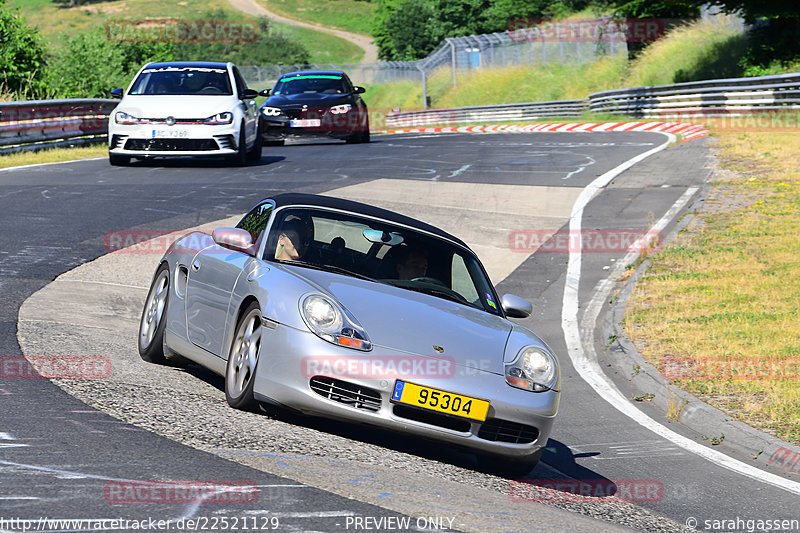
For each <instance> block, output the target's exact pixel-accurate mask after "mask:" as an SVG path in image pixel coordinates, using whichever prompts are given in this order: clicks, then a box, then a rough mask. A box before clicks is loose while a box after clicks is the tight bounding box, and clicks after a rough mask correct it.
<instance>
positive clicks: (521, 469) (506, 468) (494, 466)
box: [478, 448, 544, 478]
mask: <svg viewBox="0 0 800 533" xmlns="http://www.w3.org/2000/svg"><path fill="white" fill-rule="evenodd" d="M543 450H544V448H540V449H539V450H537V451H536V452H535V453H533V454H531V455H529V456H528V457H525V458H524V459H509V458H508V457H500V456H497V455H479V456H478V464H480V466H481V468H482V469H483V470H486V471H488V472H490V473H492V474H496V475H499V476H502V477H514V478H517V477H523V476H525V475H527V474H529V473H530V472H531V470H533V469H534V468H536V465H537V464H538V463H539V459H541V457H542V451H543Z"/></svg>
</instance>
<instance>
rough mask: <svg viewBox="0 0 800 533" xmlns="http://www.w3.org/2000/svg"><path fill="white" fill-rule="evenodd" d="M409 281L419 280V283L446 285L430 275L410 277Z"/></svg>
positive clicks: (445, 286)
mask: <svg viewBox="0 0 800 533" xmlns="http://www.w3.org/2000/svg"><path fill="white" fill-rule="evenodd" d="M409 281H415V282H419V283H431V284H433V285H439V286H440V287H444V288H447V285H445V284H444V283H442V281H441V280H438V279H436V278H431V277H428V276H420V277H418V278H411V279H410V280H409Z"/></svg>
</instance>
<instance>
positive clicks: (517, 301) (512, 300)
mask: <svg viewBox="0 0 800 533" xmlns="http://www.w3.org/2000/svg"><path fill="white" fill-rule="evenodd" d="M500 305H501V306H503V311H505V313H506V316H507V317H510V318H527V317H529V316H530V315H531V313H533V305H531V303H530V302H529V301H528V300H526V299H525V298H520V297H519V296H514V295H513V294H504V295H503V297H502V298H500Z"/></svg>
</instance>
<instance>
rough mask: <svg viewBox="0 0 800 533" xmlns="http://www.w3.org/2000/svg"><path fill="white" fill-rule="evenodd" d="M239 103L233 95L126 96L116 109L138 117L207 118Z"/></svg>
mask: <svg viewBox="0 0 800 533" xmlns="http://www.w3.org/2000/svg"><path fill="white" fill-rule="evenodd" d="M238 104H239V100H238V99H237V98H236V97H235V96H219V95H217V96H177V95H166V96H154V95H148V96H145V95H142V96H126V97H125V98H124V99H123V100H122V101H121V102H120V104H119V105H118V106H117V108H116V111H124V112H125V113H128V114H130V115H133V116H135V117H139V118H166V117H175V118H177V119H181V118H207V117H211V116H214V115H216V114H217V113H222V112H224V111H231V110H233V108H234V107H235V106H236V105H238Z"/></svg>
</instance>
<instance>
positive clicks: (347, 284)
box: [291, 267, 512, 374]
mask: <svg viewBox="0 0 800 533" xmlns="http://www.w3.org/2000/svg"><path fill="white" fill-rule="evenodd" d="M291 270H292V272H293V273H294V274H295V275H296V276H298V277H301V278H303V279H305V280H306V281H307V282H308V283H309V284H311V285H313V286H315V287H317V288H319V289H320V290H321V291H323V292H325V293H328V294H329V295H331V296H333V297H334V298H335V299H336V300H338V301H339V302H340V303H341V304H342V305H344V306H345V307H346V308H347V310H348V311H350V313H351V314H352V315H353V316H354V317H355V318H356V320H358V322H359V323H360V324H361V325H362V326H363V327H364V329H365V331H366V332H367V335H368V336H369V338H370V341H372V344H373V353H380V351H381V349H383V350H392V351H394V350H398V351H402V352H408V353H413V354H417V355H424V356H429V357H436V358H442V357H447V358H452V359H453V360H454V361H455V364H456V365H459V366H466V367H470V368H478V369H481V370H486V371H490V372H494V373H497V374H502V373H503V371H504V370H503V355H504V353H505V347H506V343H507V341H508V337H509V334H510V333H511V329H512V324H511V322H509V321H508V320H506V319H504V318H502V317H499V316H496V315H491V314H489V313H486V312H485V311H481V310H478V309H474V308H471V307H468V306H466V305H462V304H458V303H456V302H451V301H449V300H445V299H442V298H437V297H435V296H430V295H427V294H422V293H418V292H414V291H410V290H407V289H401V288H399V287H393V286H391V285H386V284H383V283H377V282H372V281H367V280H361V279H358V278H352V277H348V276H342V275H340V274H333V273H330V272H324V271H319V270H311V269H307V268H302V267H291ZM434 346H439V347H441V348H443V349H444V352H443V353H442V354H439V353H437V350H436V349H435V348H434Z"/></svg>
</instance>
